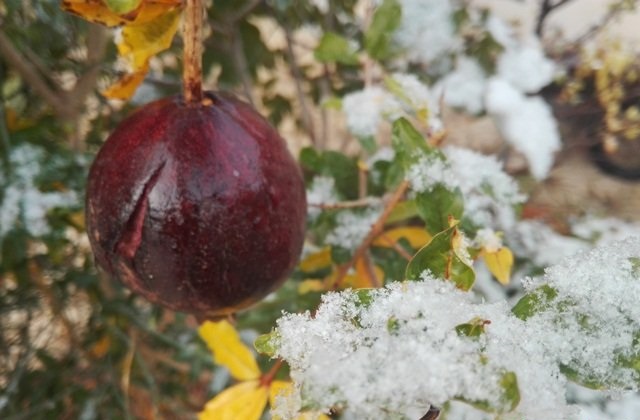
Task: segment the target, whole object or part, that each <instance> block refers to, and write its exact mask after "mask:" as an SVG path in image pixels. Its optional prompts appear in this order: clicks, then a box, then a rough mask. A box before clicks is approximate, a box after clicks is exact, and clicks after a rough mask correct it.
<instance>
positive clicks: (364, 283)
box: [349, 258, 384, 289]
mask: <svg viewBox="0 0 640 420" xmlns="http://www.w3.org/2000/svg"><path fill="white" fill-rule="evenodd" d="M373 273H374V274H375V276H376V281H377V283H378V284H377V285H381V284H383V283H384V271H382V268H380V267H378V266H377V265H374V266H373ZM349 286H350V287H353V288H354V289H362V288H367V287H374V286H376V284H374V283H373V281H372V279H371V275H370V274H369V270H368V269H367V264H366V263H365V261H364V258H358V260H357V261H356V281H355V283H354V284H350V285H349Z"/></svg>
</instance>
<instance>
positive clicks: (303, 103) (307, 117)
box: [283, 24, 317, 145]
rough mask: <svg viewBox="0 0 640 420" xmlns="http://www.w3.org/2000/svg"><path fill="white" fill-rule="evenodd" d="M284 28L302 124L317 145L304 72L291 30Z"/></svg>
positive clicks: (285, 25)
mask: <svg viewBox="0 0 640 420" xmlns="http://www.w3.org/2000/svg"><path fill="white" fill-rule="evenodd" d="M283 28H284V34H285V38H286V40H287V51H286V53H287V58H288V59H289V65H290V66H291V74H292V75H293V80H294V84H295V88H296V95H297V97H298V102H299V103H300V110H301V111H302V124H303V125H304V128H305V130H306V131H307V133H308V134H309V137H310V138H311V143H312V144H313V145H315V144H316V143H317V139H316V135H315V131H314V129H313V119H312V118H311V112H310V111H309V106H308V105H307V100H306V98H305V93H304V90H303V89H302V80H303V77H302V72H301V71H300V67H298V63H297V62H296V57H295V54H294V52H293V41H292V39H293V36H292V34H291V29H290V28H289V26H288V25H287V24H284V25H283Z"/></svg>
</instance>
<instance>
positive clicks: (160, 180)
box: [86, 92, 306, 318]
mask: <svg viewBox="0 0 640 420" xmlns="http://www.w3.org/2000/svg"><path fill="white" fill-rule="evenodd" d="M86 215H87V231H88V234H89V239H90V242H91V246H92V248H93V250H94V253H95V258H96V261H97V264H98V265H99V266H100V267H102V268H103V269H104V270H105V271H106V272H107V273H109V274H110V275H112V276H114V277H117V278H119V279H120V280H121V281H122V282H123V283H124V284H125V285H126V286H128V287H129V288H130V289H132V290H133V291H135V292H137V293H139V294H141V295H142V296H144V297H145V298H147V299H148V300H150V301H151V302H154V303H157V304H160V305H163V306H166V307H168V308H171V309H173V310H177V311H184V312H189V313H193V314H196V315H197V316H199V317H201V318H213V317H220V316H225V315H226V314H229V313H232V312H235V311H237V310H239V309H242V308H246V307H248V306H250V305H251V304H253V303H255V302H256V301H258V300H260V299H261V298H263V297H264V296H266V295H267V294H268V293H270V292H271V291H273V290H274V289H275V288H277V287H278V286H279V285H280V284H281V283H282V282H283V281H284V280H285V279H286V278H287V276H288V275H289V274H290V273H291V271H292V270H293V268H294V266H295V264H296V262H297V260H298V257H299V254H300V251H301V248H302V243H303V239H304V228H305V215H306V199H305V190H304V184H303V181H302V177H301V173H300V170H299V167H298V166H297V164H296V162H295V161H294V159H293V158H292V157H291V155H290V153H289V152H288V150H287V147H286V144H285V142H284V141H283V140H282V138H281V137H280V136H279V135H278V133H277V132H276V131H275V130H274V129H273V128H272V127H271V126H270V125H269V124H268V123H267V121H266V120H265V119H264V118H262V117H261V116H260V115H259V114H258V113H257V112H256V111H255V110H254V109H253V108H252V107H251V106H249V105H248V104H246V103H244V102H242V101H240V100H238V99H236V98H235V97H234V96H232V95H229V94H223V93H213V92H205V93H204V96H203V100H202V101H201V102H199V103H196V104H193V103H185V101H184V100H183V98H182V96H174V97H169V98H166V99H161V100H158V101H155V102H152V103H150V104H148V105H146V106H144V107H143V108H141V109H139V110H138V111H136V112H135V113H134V114H133V115H131V116H130V117H128V118H127V119H126V120H125V121H124V122H122V123H121V124H120V125H119V126H118V127H117V129H116V130H115V132H114V133H113V134H112V135H111V136H110V137H109V138H108V139H107V141H106V143H105V144H104V145H103V147H102V149H101V150H100V151H99V153H98V155H97V157H96V159H95V162H94V163H93V165H92V167H91V171H90V174H89V182H88V187H87V202H86Z"/></svg>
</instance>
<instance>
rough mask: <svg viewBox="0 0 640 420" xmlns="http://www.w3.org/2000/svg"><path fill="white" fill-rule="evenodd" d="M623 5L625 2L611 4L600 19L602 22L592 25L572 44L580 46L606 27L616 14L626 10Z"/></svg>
mask: <svg viewBox="0 0 640 420" xmlns="http://www.w3.org/2000/svg"><path fill="white" fill-rule="evenodd" d="M624 3H625V2H624V0H623V1H619V2H617V3H615V4H613V5H612V6H611V7H610V8H609V11H608V12H607V14H606V15H605V16H604V18H602V20H601V21H600V22H599V23H597V24H595V25H593V26H592V27H591V28H589V30H588V31H587V32H585V33H584V34H582V35H581V36H579V37H578V39H576V40H575V41H574V42H573V44H574V45H580V44H582V43H584V42H585V41H586V40H587V39H589V38H591V37H592V36H593V35H595V34H596V33H597V32H598V31H600V30H601V29H602V28H604V27H605V26H607V25H608V24H609V22H611V21H612V20H613V19H614V18H615V17H616V16H618V14H620V13H621V12H623V11H625V10H626V9H625V7H624Z"/></svg>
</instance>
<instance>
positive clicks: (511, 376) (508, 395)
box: [456, 372, 520, 413]
mask: <svg viewBox="0 0 640 420" xmlns="http://www.w3.org/2000/svg"><path fill="white" fill-rule="evenodd" d="M499 385H500V388H502V393H501V395H500V401H499V403H498V404H497V405H494V404H492V403H491V402H489V401H472V400H468V399H466V398H464V396H461V397H457V398H456V399H457V400H459V401H463V402H465V403H467V404H469V405H471V406H473V407H475V408H477V409H479V410H482V411H485V412H487V413H508V412H510V411H513V410H514V409H515V408H516V407H517V406H518V404H519V403H520V389H519V388H518V377H517V376H516V374H515V373H514V372H505V373H503V374H502V376H501V377H500V382H499Z"/></svg>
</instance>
